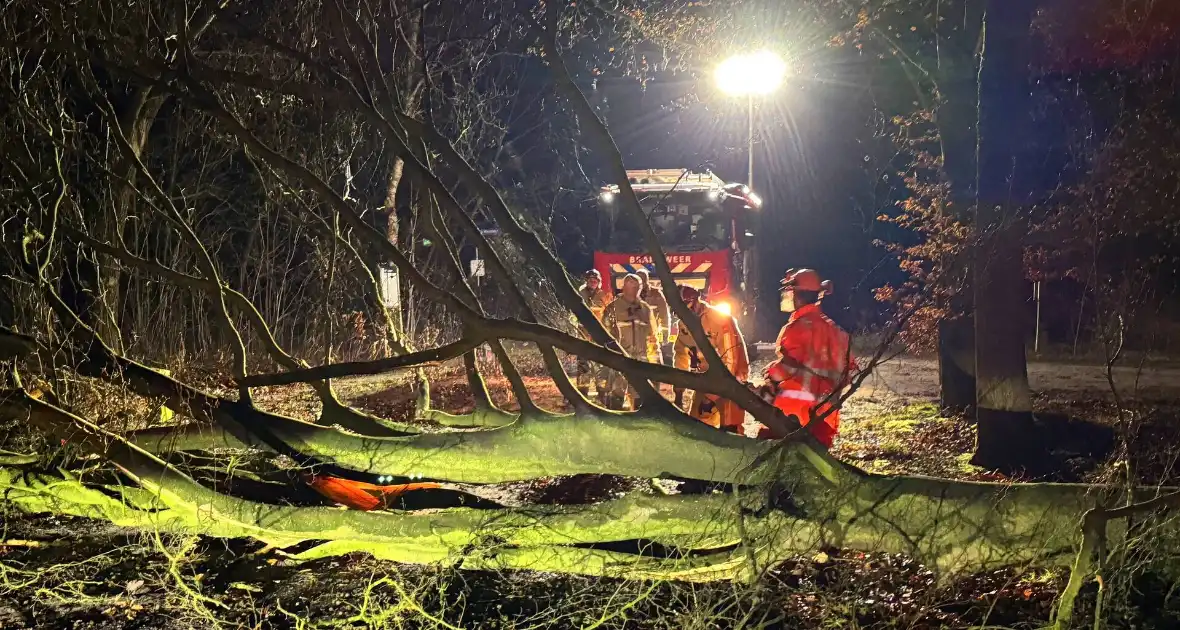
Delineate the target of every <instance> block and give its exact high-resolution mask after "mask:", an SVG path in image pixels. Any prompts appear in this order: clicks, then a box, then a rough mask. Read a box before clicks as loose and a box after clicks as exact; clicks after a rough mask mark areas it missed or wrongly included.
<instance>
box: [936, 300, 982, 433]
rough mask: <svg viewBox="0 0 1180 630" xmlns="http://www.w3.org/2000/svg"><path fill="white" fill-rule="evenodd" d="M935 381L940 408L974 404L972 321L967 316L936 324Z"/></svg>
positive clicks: (959, 408)
mask: <svg viewBox="0 0 1180 630" xmlns="http://www.w3.org/2000/svg"><path fill="white" fill-rule="evenodd" d="M938 382H939V385H940V387H939V391H940V398H939V404H940V406H941V407H942V408H943V409H944V410H946V411H949V412H953V413H960V412H964V411H967V410H969V409H972V408H974V407H975V320H974V319H973V318H972V317H971V316H970V315H965V316H962V317H956V318H948V319H944V320H942V321H941V322H939V323H938Z"/></svg>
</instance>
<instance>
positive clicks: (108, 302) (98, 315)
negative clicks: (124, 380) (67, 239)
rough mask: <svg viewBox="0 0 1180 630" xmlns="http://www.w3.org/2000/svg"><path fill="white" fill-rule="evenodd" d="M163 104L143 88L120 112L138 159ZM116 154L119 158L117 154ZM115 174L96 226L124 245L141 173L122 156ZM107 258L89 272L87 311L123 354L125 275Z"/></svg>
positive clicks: (106, 236)
mask: <svg viewBox="0 0 1180 630" xmlns="http://www.w3.org/2000/svg"><path fill="white" fill-rule="evenodd" d="M163 104H164V98H163V97H161V96H158V95H153V94H152V90H151V88H149V87H142V88H139V89H137V90H135V91H134V92H132V94H131V96H129V97H128V99H127V101H126V103H125V104H124V106H123V108H122V110H121V111H119V112H118V115H119V119H118V123H119V126H120V127H121V128H122V129H121V132H122V133H123V135H124V137H126V138H127V141H128V142H129V143H130V144H131V149H132V151H134V153H135V156H136V157H137V158H138V157H141V156H142V155H143V152H144V149H146V147H147V141H148V134H149V132H150V131H151V128H152V125H153V124H154V123H155V120H156V115H157V114H158V113H159V112H160V107H161V106H163ZM115 152H116V154H117V150H115ZM113 172H114V173H117V174H119V175H120V176H121V177H120V178H118V179H114V180H112V196H111V205H110V207H107V208H103V207H99V208H96V210H97V215H98V216H96V217H95V223H96V227H97V228H98V232H99V234H100V235H101V238H103V239H104V240H105V241H106V242H108V243H122V242H123V238H124V234H123V229H124V224H125V222H126V220H127V217H129V216H132V215H133V214H134V211H135V203H136V199H137V198H138V196H139V191H138V190H136V179H137V174H138V172H137V170H136V168H135V166H134V164H133V163H132V162H131V161H130V160H129V159H127V158H125V157H122V156H120V157H117V158H115V160H114V168H113ZM104 258H105V257H102V256H99V257H96V258H95V260H94V261H93V268H92V269H91V270H90V273H91V274H92V276H91V277H90V278H88V279H87V282H88V283H90V284H91V286H93V287H94V295H93V297H92V298H91V300H92V301H91V304H90V307H89V308H88V309H87V311H88V312H89V314H90V319H91V322H90V325H91V326H93V327H94V329H95V330H96V331H97V332H98V333H99V335H100V336H101V337H102V338H103V339H104V340H106V342H107V343H108V344H110V345H111V346H112V347H113V348H114V349H116V350H118V351H122V349H123V333H122V327H121V325H120V315H121V312H122V295H123V274H122V271H121V269H120V267H119V265H118V263H117V262H115V261H114V260H113V259H109V260H110V261H111V263H112V264H104V262H103V259H104Z"/></svg>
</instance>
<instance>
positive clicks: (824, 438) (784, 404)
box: [758, 269, 859, 448]
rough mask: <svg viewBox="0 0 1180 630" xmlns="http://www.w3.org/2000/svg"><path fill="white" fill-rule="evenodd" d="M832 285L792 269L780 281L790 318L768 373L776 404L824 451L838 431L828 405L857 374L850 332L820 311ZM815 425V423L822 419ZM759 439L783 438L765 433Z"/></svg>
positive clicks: (835, 410) (835, 412)
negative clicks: (821, 302) (795, 418)
mask: <svg viewBox="0 0 1180 630" xmlns="http://www.w3.org/2000/svg"><path fill="white" fill-rule="evenodd" d="M831 290H832V283H831V282H829V281H822V282H821V281H820V277H819V274H818V273H816V272H815V270H813V269H799V270H795V269H790V270H788V271H787V273H786V275H785V277H784V278H783V281H782V302H781V310H783V311H784V312H788V313H790V314H791V318H790V320H788V321H787V325H786V326H783V329H782V331H781V332H779V335H778V341H776V342H775V346H776V351H777V354H778V357H779V358H778V360H776V361H774V362H773V363H771V364H770V365H769V366H767V368H766V379H767V383H768V385H769V386H770V388H771V391H772V392H773V393H774V405H775V406H776V407H778V408H779V409H781V410H782V412H783V413H784V414H787V415H794V416H796V417H797V418H798V419H799V424H801V425H803V426H805V427H807V428H808V429H809V430H810V431H811V433H812V435H814V436H815V437H816V439H818V440H819V441H820V443H821V444H823V445H824V446H825V447H828V448H831V446H832V441H833V440H834V439H835V437H836V433H837V432H838V431H839V428H840V411H839V409H838V408H837V407H836V406H834V405H833V404H832V402H833V401H836V398H837V397H838V395H839V392H840V390H841V389H843V388H844V387H845V386H846V385H848V383H849V382H850V381H851V377H852V374H853V373H854V372H855V371H856V370H858V369H859V367H858V366H857V364H856V360H855V359H854V358H853V357H852V352H851V350H850V347H849V337H848V333H846V332H844V330H842V329H841V328H840V327H839V326H837V325H836V323H835V322H833V321H832V320H831V319H829V318H828V316H827V315H824V312H823V310H822V309H821V308H820V300H821V299H822V298H823V296H824V295H825V294H827V293H830V292H831ZM820 418H822V420H820V421H818V422H817V421H816V419H820ZM758 437H762V438H781V437H784V436H782V435H778V434H776V433H775V432H774V431H772V430H770V429H769V428H764V429H762V430H761V431H760V432H759V434H758Z"/></svg>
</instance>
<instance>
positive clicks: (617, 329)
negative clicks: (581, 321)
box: [602, 296, 656, 363]
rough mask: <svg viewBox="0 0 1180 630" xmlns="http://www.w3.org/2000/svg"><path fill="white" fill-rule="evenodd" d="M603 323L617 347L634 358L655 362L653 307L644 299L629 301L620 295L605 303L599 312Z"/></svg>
mask: <svg viewBox="0 0 1180 630" xmlns="http://www.w3.org/2000/svg"><path fill="white" fill-rule="evenodd" d="M602 325H603V326H604V327H605V328H606V331H607V332H608V333H610V335H611V337H614V338H615V341H618V342H619V347H621V348H622V349H623V352H626V353H627V356H630V357H632V358H634V359H639V360H641V361H647V362H649V363H654V362H655V360H656V357H655V355H654V354H653V352H652V351H653V350H654V349H655V347H656V322H655V316H654V315H653V314H652V308H651V306H650V305H648V303H647V302H644V301H643V300H639V299H637V300H635V301H634V302H628V301H627V298H624V297H622V296H620V297H619V298H618V299H616V300H615V301H614V302H611V303H610V304H607V306H606V310H605V311H604V312H603V314H602Z"/></svg>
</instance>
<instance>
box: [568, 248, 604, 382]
mask: <svg viewBox="0 0 1180 630" xmlns="http://www.w3.org/2000/svg"><path fill="white" fill-rule="evenodd" d="M582 278H583V283H582V286H580V287H578V295H580V296H582V302H583V303H584V304H585V305H586V307H587V308H589V309H590V312H591V313H593V314H594V317H596V318H597V319H598V321H600V322H601V321H602V312H603V311H604V310H605V309H606V305H607V304H608V303H609V302H610V297H608V296H607V293H606V291H605V290H604V289H603V288H602V274H600V273H598V270H597V269H591V270H589V271H587V272H586V273H585V274H584V275H583V276H582ZM575 321H576V318H575ZM578 332H579V333H580V334H581V335H582V338H583V339H589V338H590V334H589V332H587V331H586V329H585V327H583V326H582V325H581V324H579V325H578ZM575 374H576V376H575V379H576V381H577V387H578V391H579V392H581V393H582V395H583V396H585V397H587V398H589V397H590V386H591V385H594V389H595V393H596V394H597V395H598V400H599V402H600V403H603V404H605V401H606V391H607V389H606V385H607V383H606V371H605V370H604V369H603V368H602V366H600V365H598V364H597V363H591V362H590V361H588V360H586V359H583V358H581V357H578V362H577V364H576V366H575Z"/></svg>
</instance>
